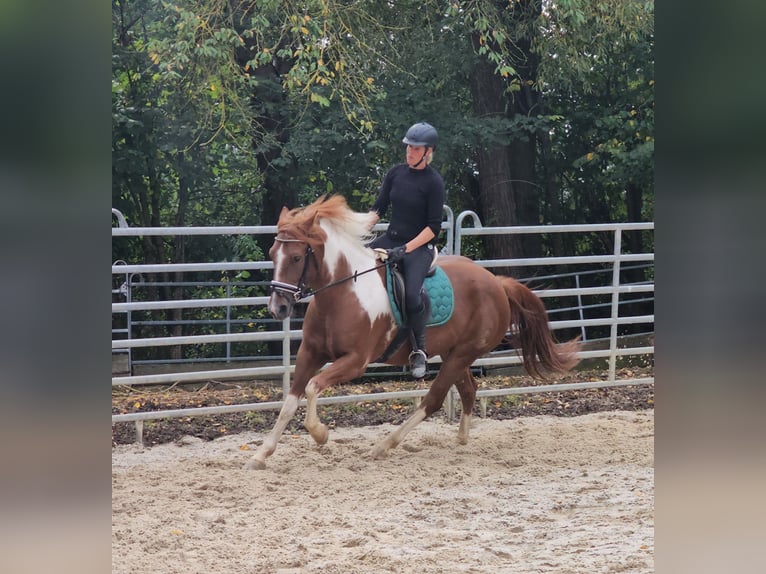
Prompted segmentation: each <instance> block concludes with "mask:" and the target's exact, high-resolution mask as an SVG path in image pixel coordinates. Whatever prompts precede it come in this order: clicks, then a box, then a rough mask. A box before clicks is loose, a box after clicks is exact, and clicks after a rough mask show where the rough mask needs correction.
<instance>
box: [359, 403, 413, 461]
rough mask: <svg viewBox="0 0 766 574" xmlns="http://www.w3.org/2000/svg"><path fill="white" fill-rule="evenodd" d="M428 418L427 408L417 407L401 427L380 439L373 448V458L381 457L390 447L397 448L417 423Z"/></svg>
mask: <svg viewBox="0 0 766 574" xmlns="http://www.w3.org/2000/svg"><path fill="white" fill-rule="evenodd" d="M425 418H426V410H425V409H424V408H419V409H417V410H416V411H415V412H414V413H412V415H411V416H410V418H408V419H407V420H406V421H404V422H403V423H402V424H401V425H400V426H399V428H397V429H396V430H395V431H394V432H392V433H391V434H390V435H388V436H387V437H386V438H384V439H383V440H382V441H380V442H379V443H378V444H377V445H376V446H375V448H373V449H372V453H371V455H372V458H381V457H382V456H384V455H385V454H386V452H387V451H388V450H389V449H392V448H396V447H397V446H399V443H401V442H402V441H403V440H404V437H406V436H407V435H408V434H409V432H410V431H411V430H412V429H414V428H415V427H416V426H417V425H419V424H420V423H421V422H423V421H424V420H425Z"/></svg>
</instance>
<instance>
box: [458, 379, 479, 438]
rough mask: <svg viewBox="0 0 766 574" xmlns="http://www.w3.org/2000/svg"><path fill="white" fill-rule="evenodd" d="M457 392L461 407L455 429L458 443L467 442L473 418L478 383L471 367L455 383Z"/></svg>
mask: <svg viewBox="0 0 766 574" xmlns="http://www.w3.org/2000/svg"><path fill="white" fill-rule="evenodd" d="M455 386H456V387H457V390H458V393H460V403H461V405H462V407H463V408H462V409H461V412H460V428H459V429H458V431H457V441H458V442H459V443H460V444H466V443H468V433H469V431H470V430H471V420H473V405H474V403H475V402H476V389H477V388H478V385H477V383H476V379H474V378H473V374H472V373H471V367H468V368H467V369H466V370H465V374H464V375H463V376H462V377H461V378H460V379H459V380H458V381H457V382H456V383H455Z"/></svg>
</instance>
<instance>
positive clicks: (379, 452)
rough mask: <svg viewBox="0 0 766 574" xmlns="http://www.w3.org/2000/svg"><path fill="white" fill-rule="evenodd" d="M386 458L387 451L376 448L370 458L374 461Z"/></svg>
mask: <svg viewBox="0 0 766 574" xmlns="http://www.w3.org/2000/svg"><path fill="white" fill-rule="evenodd" d="M385 457H386V449H384V448H380V447H377V446H376V447H375V448H374V449H372V450H371V451H370V458H371V459H372V460H381V459H383V458H385Z"/></svg>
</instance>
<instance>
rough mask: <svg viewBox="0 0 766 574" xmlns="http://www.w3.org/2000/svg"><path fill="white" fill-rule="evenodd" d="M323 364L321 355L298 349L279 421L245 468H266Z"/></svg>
mask: <svg viewBox="0 0 766 574" xmlns="http://www.w3.org/2000/svg"><path fill="white" fill-rule="evenodd" d="M323 364H324V360H323V359H321V358H320V357H319V356H314V354H312V353H310V352H308V351H306V350H305V349H304V348H303V347H301V348H300V349H298V356H297V358H296V361H295V374H294V376H293V382H292V385H290V392H289V393H288V395H287V397H286V398H285V402H284V403H283V404H282V409H281V410H280V411H279V417H277V422H276V423H274V428H272V429H271V432H270V433H269V434H268V435H267V436H266V438H265V439H264V441H263V444H261V446H259V447H258V448H257V449H256V451H255V454H254V455H253V456H252V457H251V458H250V460H249V461H248V462H247V463H246V464H245V469H248V470H263V469H265V468H266V459H267V458H268V457H270V456H271V455H272V454H274V451H275V450H276V449H277V443H278V442H279V437H281V436H282V433H283V432H285V429H286V428H287V425H288V424H290V420H291V419H292V418H293V416H294V415H295V411H297V410H298V402H299V400H300V398H301V397H302V396H303V394H304V391H305V389H306V382H307V381H308V380H309V377H310V376H311V375H312V374H314V373H316V372H317V371H318V370H319V368H320V367H321V366H322V365H323Z"/></svg>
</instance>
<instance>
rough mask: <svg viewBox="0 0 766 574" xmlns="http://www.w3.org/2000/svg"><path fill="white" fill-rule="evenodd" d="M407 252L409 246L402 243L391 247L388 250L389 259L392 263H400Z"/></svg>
mask: <svg viewBox="0 0 766 574" xmlns="http://www.w3.org/2000/svg"><path fill="white" fill-rule="evenodd" d="M406 252H407V248H406V247H405V246H404V245H400V246H399V247H394V248H393V249H389V250H388V251H386V253H387V254H388V260H389V261H390V262H391V263H398V262H399V261H401V260H402V259H404V255H405V253H406Z"/></svg>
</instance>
